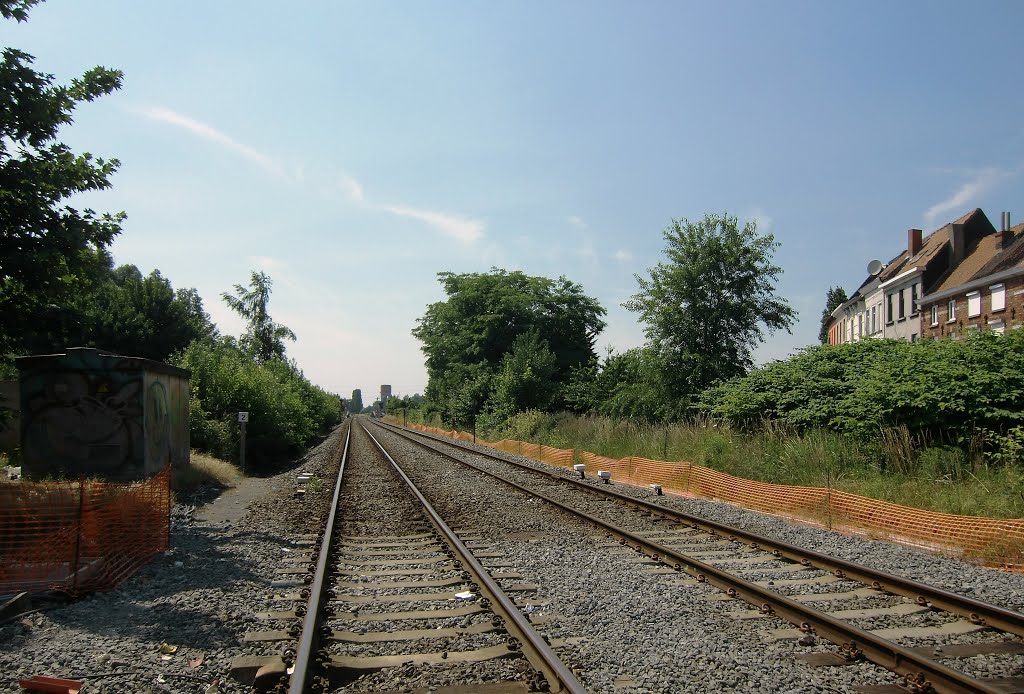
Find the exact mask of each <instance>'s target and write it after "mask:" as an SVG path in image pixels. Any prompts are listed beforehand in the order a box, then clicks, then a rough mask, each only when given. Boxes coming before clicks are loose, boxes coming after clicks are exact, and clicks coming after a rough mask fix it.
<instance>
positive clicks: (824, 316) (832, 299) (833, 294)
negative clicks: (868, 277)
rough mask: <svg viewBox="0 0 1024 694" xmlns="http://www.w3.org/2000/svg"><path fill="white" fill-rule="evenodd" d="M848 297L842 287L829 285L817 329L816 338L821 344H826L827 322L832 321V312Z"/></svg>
mask: <svg viewBox="0 0 1024 694" xmlns="http://www.w3.org/2000/svg"><path fill="white" fill-rule="evenodd" d="M848 298H849V297H847V296H846V290H845V289H843V288H842V287H829V288H828V292H826V293H825V308H824V310H822V312H821V330H819V331H818V339H819V340H820V341H821V344H823V345H827V344H828V324H829V323H831V322H832V312H833V311H835V310H836V309H837V308H839V307H840V306H842V305H843V304H845V303H846V300H847V299H848Z"/></svg>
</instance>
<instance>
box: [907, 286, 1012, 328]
mask: <svg viewBox="0 0 1024 694" xmlns="http://www.w3.org/2000/svg"><path fill="white" fill-rule="evenodd" d="M1003 284H1004V285H1005V286H1006V308H1005V309H1003V310H1002V311H993V310H992V292H991V290H990V289H989V285H987V284H986V285H983V286H982V287H979V288H978V291H980V292H981V315H980V316H974V317H968V315H967V294H968V293H969V292H960V293H959V294H957V295H956V296H955V297H949V298H946V299H941V300H939V301H937V302H935V301H932V302H928V303H925V304H923V308H922V311H921V334H922V336H923V337H935V338H938V337H948V336H950V334H951V333H953V334H955V335H956V337H962V336H963V335H966V334H967V332H968V330H970V329H972V326H976V327H977V329H978V330H988V329H989V321H996V320H1002V321H1003V322H1004V323H1005V326H1006V329H1007V330H1010V329H1012V328H1013V327H1014V326H1019V325H1024V277H1011V278H1010V279H1008V280H1006V281H1005V282H1004V283H1003ZM972 291H973V290H972ZM952 299H955V300H956V318H955V320H954V321H953V322H952V323H950V322H949V302H950V300H952ZM935 304H938V307H939V324H938V325H932V308H931V307H932V306H933V305H935Z"/></svg>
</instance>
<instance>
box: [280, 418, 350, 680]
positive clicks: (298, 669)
mask: <svg viewBox="0 0 1024 694" xmlns="http://www.w3.org/2000/svg"><path fill="white" fill-rule="evenodd" d="M351 438H352V425H351V423H350V424H349V427H348V432H347V433H346V434H345V448H344V450H343V451H342V453H341V467H340V468H339V470H338V481H337V482H335V483H334V498H333V499H332V500H331V512H330V514H329V515H328V516H327V528H326V529H325V530H324V536H323V540H322V541H321V542H320V553H319V555H318V557H317V562H316V572H315V573H314V574H313V584H312V586H311V587H310V590H309V600H308V601H307V602H306V614H305V617H304V618H303V620H302V634H301V636H300V637H299V645H298V648H297V649H296V651H295V664H294V669H293V670H292V673H291V677H290V679H289V682H288V694H303V693H304V692H308V691H310V689H311V687H310V685H311V684H312V683H311V682H309V678H310V676H311V675H312V674H313V668H312V667H311V665H313V664H314V659H315V657H316V651H317V649H318V648H319V647H320V638H321V636H322V634H321V630H320V621H321V619H322V618H323V616H324V615H323V610H322V609H321V607H322V606H323V600H324V597H325V588H326V582H327V566H328V561H329V557H330V553H331V543H332V541H333V539H334V523H335V520H336V519H337V515H338V502H339V500H340V499H341V482H342V479H343V478H344V476H345V463H346V462H348V444H349V441H350V440H351Z"/></svg>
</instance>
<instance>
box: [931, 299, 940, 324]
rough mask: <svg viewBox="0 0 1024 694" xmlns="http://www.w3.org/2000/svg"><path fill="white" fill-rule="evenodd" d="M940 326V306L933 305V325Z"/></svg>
mask: <svg viewBox="0 0 1024 694" xmlns="http://www.w3.org/2000/svg"><path fill="white" fill-rule="evenodd" d="M938 324H939V305H938V304H932V325H938Z"/></svg>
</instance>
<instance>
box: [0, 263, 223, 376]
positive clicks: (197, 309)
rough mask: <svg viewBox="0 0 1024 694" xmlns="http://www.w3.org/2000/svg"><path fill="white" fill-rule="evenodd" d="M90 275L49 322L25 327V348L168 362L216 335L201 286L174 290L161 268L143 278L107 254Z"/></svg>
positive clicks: (21, 338)
mask: <svg viewBox="0 0 1024 694" xmlns="http://www.w3.org/2000/svg"><path fill="white" fill-rule="evenodd" d="M88 278H89V281H88V282H83V283H82V284H81V285H80V290H79V291H78V292H77V293H76V294H75V295H74V296H71V297H67V299H66V300H65V302H64V303H61V304H55V305H54V306H53V310H52V311H51V312H49V313H48V316H47V320H46V321H45V322H41V323H39V324H37V325H33V326H26V328H25V330H24V331H23V332H22V333H21V335H19V337H18V342H19V343H20V347H21V348H22V349H24V350H25V351H27V352H30V353H36V354H39V353H49V352H55V351H58V350H60V349H62V348H64V347H68V346H72V345H77V346H85V347H97V348H99V349H103V350H106V351H110V352H113V353H115V354H124V355H129V356H137V357H146V358H147V359H156V360H158V361H166V360H167V359H168V358H169V357H170V356H171V355H172V354H174V353H176V352H179V351H181V350H183V349H185V348H186V347H187V346H188V345H189V343H190V342H192V341H193V340H198V339H209V338H213V337H215V336H216V335H217V329H216V327H215V326H214V325H213V323H212V322H211V321H210V317H209V315H208V314H207V313H206V311H205V310H204V309H203V301H202V299H201V298H200V296H199V294H198V293H197V292H196V290H195V289H178V290H177V291H175V290H174V288H173V287H172V286H171V283H170V281H168V280H167V279H166V278H164V277H163V276H162V275H161V274H160V271H159V270H154V271H153V272H151V273H150V274H149V275H147V276H145V277H143V275H142V273H141V272H140V271H139V269H138V268H137V267H135V266H134V265H122V266H120V267H118V268H114V267H113V266H112V261H111V259H110V256H109V255H107V254H106V253H103V254H99V255H97V257H96V267H95V268H93V269H91V270H90V271H89V273H88Z"/></svg>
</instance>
